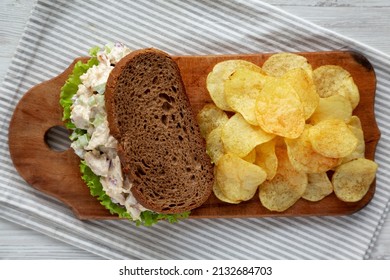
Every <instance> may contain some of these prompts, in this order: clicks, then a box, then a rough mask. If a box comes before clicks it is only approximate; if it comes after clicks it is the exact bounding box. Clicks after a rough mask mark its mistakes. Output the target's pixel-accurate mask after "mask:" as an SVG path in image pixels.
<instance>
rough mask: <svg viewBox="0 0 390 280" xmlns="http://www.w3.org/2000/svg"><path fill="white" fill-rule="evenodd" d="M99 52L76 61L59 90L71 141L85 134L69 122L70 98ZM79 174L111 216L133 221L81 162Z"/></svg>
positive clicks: (175, 217)
mask: <svg viewBox="0 0 390 280" xmlns="http://www.w3.org/2000/svg"><path fill="white" fill-rule="evenodd" d="M99 50H100V48H99V47H94V48H92V49H91V50H90V51H89V54H90V56H91V58H90V59H89V60H88V61H87V62H86V63H83V62H82V61H78V62H77V63H76V64H75V66H74V68H73V71H72V73H71V74H70V75H69V77H68V79H67V80H66V82H65V84H64V86H63V87H62V88H61V92H60V105H61V106H62V108H63V116H62V120H63V121H64V123H65V126H66V127H67V128H68V129H71V130H73V133H72V135H71V136H70V139H71V140H72V141H76V140H77V139H79V138H80V137H82V136H83V135H85V134H86V133H87V131H86V130H83V129H78V128H76V127H75V125H74V124H73V123H72V122H71V120H70V113H71V106H72V104H73V101H72V97H73V96H74V95H75V94H76V93H77V90H78V86H79V85H80V84H81V80H80V77H81V75H83V74H84V73H86V72H87V71H88V69H89V68H91V67H93V66H94V65H98V64H99V61H98V59H97V58H96V56H97V53H98V51H99ZM80 172H81V174H82V176H81V178H82V179H83V181H84V182H85V183H86V185H87V186H88V187H89V190H90V193H91V195H92V196H94V197H96V198H97V199H98V200H99V202H100V204H102V205H103V206H104V207H105V208H106V209H107V210H109V211H110V213H111V214H113V215H118V217H119V218H125V219H129V220H130V221H133V219H132V217H131V215H130V214H129V213H128V212H127V211H126V208H125V207H122V206H121V205H119V204H116V203H114V202H113V201H112V200H111V198H110V197H109V196H108V195H107V194H106V192H105V191H104V190H103V186H102V184H101V183H100V177H99V176H98V175H96V174H95V173H93V171H92V170H91V169H90V168H89V167H88V166H87V165H86V163H85V161H83V160H82V161H80ZM189 215H190V212H189V211H188V212H184V213H180V214H159V213H155V212H152V211H144V212H142V213H141V219H140V220H138V221H135V222H136V225H137V226H139V225H144V226H151V225H153V224H155V223H157V222H158V221H160V220H167V221H168V222H170V223H176V222H178V221H179V220H181V219H185V218H188V216H189Z"/></svg>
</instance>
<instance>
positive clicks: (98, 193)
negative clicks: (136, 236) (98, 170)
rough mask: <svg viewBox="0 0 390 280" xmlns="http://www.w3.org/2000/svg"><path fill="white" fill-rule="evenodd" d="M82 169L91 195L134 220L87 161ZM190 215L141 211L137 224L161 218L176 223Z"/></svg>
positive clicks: (81, 164) (123, 215) (121, 216)
mask: <svg viewBox="0 0 390 280" xmlns="http://www.w3.org/2000/svg"><path fill="white" fill-rule="evenodd" d="M80 171H81V174H83V175H82V177H81V178H82V179H83V180H84V182H85V183H86V184H87V186H88V187H89V190H90V192H91V195H92V196H94V197H96V198H97V199H98V200H99V201H100V204H102V205H103V206H104V207H105V208H106V209H108V210H109V211H110V213H111V214H113V215H115V214H116V215H118V217H120V218H125V219H129V220H130V221H133V219H132V218H131V216H130V214H129V213H128V212H127V211H126V209H125V208H124V207H122V206H120V205H118V204H116V203H114V202H112V200H111V198H110V197H109V196H108V195H107V194H106V192H105V191H104V190H103V186H102V184H101V183H100V177H99V176H97V175H96V174H95V173H93V172H92V170H91V169H90V168H89V167H88V166H87V165H86V164H85V161H81V163H80ZM189 215H190V212H184V213H180V214H159V213H155V212H152V211H144V212H142V213H141V219H140V220H138V221H136V225H138V226H139V225H144V226H151V225H153V224H155V223H157V222H158V221H160V220H167V221H168V222H170V223H176V222H178V221H179V220H181V219H185V218H188V216H189Z"/></svg>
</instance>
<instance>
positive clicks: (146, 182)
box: [105, 49, 213, 213]
mask: <svg viewBox="0 0 390 280" xmlns="http://www.w3.org/2000/svg"><path fill="white" fill-rule="evenodd" d="M105 102H106V110H107V116H108V122H109V128H110V132H111V134H112V135H113V136H114V137H115V138H116V139H117V140H118V143H119V145H118V146H119V147H118V153H119V156H120V158H121V162H122V166H123V170H124V175H125V176H128V178H129V179H130V180H131V181H132V182H133V187H132V188H131V191H132V193H133V195H134V196H135V198H136V199H137V200H138V202H139V203H141V204H142V205H143V206H144V207H146V208H148V209H150V210H153V211H155V212H158V213H181V212H184V211H188V210H192V209H194V208H196V207H199V206H200V205H202V204H203V203H204V202H205V201H206V200H207V198H208V197H209V195H210V194H211V192H212V185H213V166H212V164H211V162H210V159H209V157H208V156H207V154H206V153H205V143H204V140H203V139H202V137H201V135H200V132H199V128H198V125H197V123H196V120H195V117H194V115H193V113H192V111H191V106H190V102H189V99H188V97H187V95H186V92H185V88H184V85H183V81H182V78H181V75H180V71H179V68H178V66H177V64H176V62H175V61H173V60H172V58H171V57H170V56H169V55H168V54H166V53H164V52H162V51H159V50H156V49H143V50H138V51H135V52H132V53H130V54H129V55H127V56H126V57H124V58H123V59H122V60H121V61H120V62H119V63H118V64H117V65H116V66H115V68H114V69H113V70H112V72H111V74H110V76H109V78H108V81H107V86H106V93H105Z"/></svg>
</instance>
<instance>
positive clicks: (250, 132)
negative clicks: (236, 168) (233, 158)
mask: <svg viewBox="0 0 390 280" xmlns="http://www.w3.org/2000/svg"><path fill="white" fill-rule="evenodd" d="M273 137H274V135H272V134H269V133H266V132H264V131H263V130H262V129H261V128H260V127H258V126H253V125H250V124H249V123H247V122H246V121H245V119H244V118H243V117H242V115H241V114H240V113H236V114H235V115H234V116H232V117H231V118H230V119H229V120H228V122H227V123H226V124H225V125H224V126H223V129H222V142H223V145H224V147H225V150H226V152H229V153H232V154H235V155H237V156H239V157H245V156H246V155H248V154H249V152H251V151H252V150H253V149H254V148H255V147H256V146H257V145H260V144H262V143H265V142H267V141H269V140H271V139H272V138H273Z"/></svg>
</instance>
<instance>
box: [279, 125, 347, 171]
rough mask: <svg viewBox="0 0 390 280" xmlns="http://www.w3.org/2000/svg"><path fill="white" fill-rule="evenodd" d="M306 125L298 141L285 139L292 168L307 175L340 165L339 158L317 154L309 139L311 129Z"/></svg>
mask: <svg viewBox="0 0 390 280" xmlns="http://www.w3.org/2000/svg"><path fill="white" fill-rule="evenodd" d="M310 128H311V125H306V127H305V129H304V131H303V132H302V134H301V136H300V137H298V138H296V139H285V142H286V145H287V153H288V157H289V159H290V162H291V164H292V166H294V168H295V169H296V170H298V171H301V172H305V173H320V172H326V171H328V170H330V169H332V168H334V167H336V166H337V165H339V164H340V162H341V160H340V159H339V158H331V157H326V156H323V155H321V154H319V153H317V152H316V151H315V150H314V149H313V147H312V145H311V142H310V139H309V129H310Z"/></svg>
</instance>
